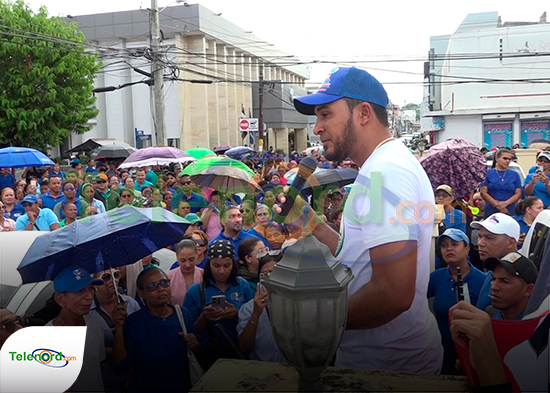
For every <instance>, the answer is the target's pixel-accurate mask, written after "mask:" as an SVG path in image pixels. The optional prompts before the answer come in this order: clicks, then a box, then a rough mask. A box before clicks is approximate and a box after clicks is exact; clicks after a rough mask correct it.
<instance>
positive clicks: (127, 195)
mask: <svg viewBox="0 0 550 393" xmlns="http://www.w3.org/2000/svg"><path fill="white" fill-rule="evenodd" d="M120 197H121V198H131V197H132V196H131V195H130V194H122V195H121V196H120Z"/></svg>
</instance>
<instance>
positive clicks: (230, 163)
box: [180, 150, 254, 177]
mask: <svg viewBox="0 0 550 393" xmlns="http://www.w3.org/2000/svg"><path fill="white" fill-rule="evenodd" d="M186 152H187V153H189V150H186ZM189 154H190V153H189ZM213 167H219V168H221V167H230V168H236V169H241V170H243V171H245V172H246V173H248V174H249V175H250V176H251V177H252V176H254V172H252V170H251V169H250V168H249V167H247V166H246V165H245V164H243V163H242V162H241V161H238V160H234V159H232V158H227V157H217V156H216V157H207V158H203V159H200V160H197V161H193V163H191V164H190V165H188V166H187V167H185V169H184V170H183V172H181V175H189V176H193V175H199V174H202V173H203V172H204V171H206V170H207V169H209V168H213ZM211 170H212V169H211ZM181 175H180V176H181Z"/></svg>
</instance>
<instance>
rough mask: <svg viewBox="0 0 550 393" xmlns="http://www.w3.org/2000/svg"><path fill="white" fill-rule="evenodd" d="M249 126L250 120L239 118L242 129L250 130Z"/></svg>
mask: <svg viewBox="0 0 550 393" xmlns="http://www.w3.org/2000/svg"><path fill="white" fill-rule="evenodd" d="M249 128H250V122H249V121H248V119H241V120H239V129H240V130H241V131H248V129H249Z"/></svg>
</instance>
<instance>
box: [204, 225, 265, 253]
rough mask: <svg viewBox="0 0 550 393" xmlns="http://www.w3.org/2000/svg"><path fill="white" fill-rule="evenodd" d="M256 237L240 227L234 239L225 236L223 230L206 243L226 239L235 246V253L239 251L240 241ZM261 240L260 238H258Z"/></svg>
mask: <svg viewBox="0 0 550 393" xmlns="http://www.w3.org/2000/svg"><path fill="white" fill-rule="evenodd" d="M251 237H253V238H256V239H258V238H257V237H256V236H254V235H251V234H250V233H248V232H246V231H244V230H242V229H241V231H240V232H239V235H238V236H237V238H236V239H233V238H232V237H227V236H225V235H224V234H223V231H221V232H220V234H219V235H218V236H216V237H215V238H214V239H212V240H210V242H209V243H208V245H210V244H212V243H213V242H215V241H216V240H228V241H230V242H231V244H233V247H235V253H238V252H239V246H240V245H241V243H242V241H243V240H244V239H248V238H251ZM260 240H261V239H260Z"/></svg>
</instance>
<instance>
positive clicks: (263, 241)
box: [237, 227, 269, 252]
mask: <svg viewBox="0 0 550 393" xmlns="http://www.w3.org/2000/svg"><path fill="white" fill-rule="evenodd" d="M246 233H248V234H249V235H252V236H254V237H257V238H258V239H260V240H261V241H262V243H263V244H264V245H265V246H266V247H269V243H268V241H267V239H266V238H265V237H263V236H262V235H260V233H259V232H258V231H257V230H255V229H254V227H252V228H250V229H249V230H248V231H246ZM238 251H239V250H237V252H238Z"/></svg>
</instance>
